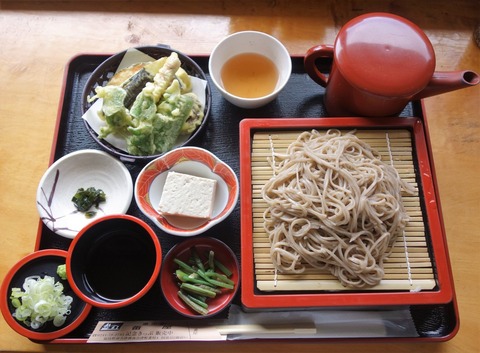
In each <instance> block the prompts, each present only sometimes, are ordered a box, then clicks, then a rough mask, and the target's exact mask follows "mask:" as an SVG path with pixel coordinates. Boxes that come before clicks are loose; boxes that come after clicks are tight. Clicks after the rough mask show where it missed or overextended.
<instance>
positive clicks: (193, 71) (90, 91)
mask: <svg viewBox="0 0 480 353" xmlns="http://www.w3.org/2000/svg"><path fill="white" fill-rule="evenodd" d="M133 49H136V50H139V51H141V52H143V53H145V54H147V55H149V56H150V57H152V58H154V59H159V58H161V57H165V56H169V55H170V54H171V53H172V52H176V53H177V54H178V58H179V59H180V61H181V63H182V64H181V67H182V68H183V69H184V70H185V71H186V72H187V73H188V74H189V75H190V76H192V77H198V78H200V79H202V80H205V81H207V76H206V75H205V72H204V71H203V70H202V69H201V68H200V66H199V65H198V64H197V63H196V62H195V61H193V60H192V59H191V58H190V57H188V56H187V55H185V54H183V53H181V52H179V51H177V50H174V49H171V48H168V47H166V46H143V47H136V48H133ZM126 52H127V50H125V51H122V52H120V53H117V54H115V55H113V56H111V57H109V58H108V59H106V60H105V61H104V62H103V63H102V64H100V65H99V66H98V67H97V68H96V69H95V70H94V71H93V73H92V75H91V76H90V78H89V79H88V81H87V83H86V84H85V87H84V89H83V94H82V105H81V108H82V114H84V113H85V112H86V111H87V110H88V109H89V108H90V107H91V106H92V104H93V103H89V102H88V99H87V98H88V97H89V96H94V95H95V88H96V87H97V86H105V85H106V84H107V83H108V82H109V81H110V79H111V78H112V77H113V75H114V74H115V71H116V70H117V68H118V66H119V64H120V62H121V61H122V59H123V57H124V55H125V54H126ZM211 101H212V94H211V91H210V86H209V83H208V82H207V84H206V87H205V107H204V118H203V120H202V123H201V124H200V126H198V127H197V129H196V130H195V131H193V132H192V134H191V135H190V136H188V137H187V138H186V139H184V140H182V141H181V142H180V141H179V143H178V144H177V145H176V146H175V147H180V146H186V145H190V144H191V143H192V141H193V140H194V139H195V138H196V137H197V135H199V134H200V132H201V131H202V130H203V128H204V127H205V125H206V123H207V120H208V116H209V114H210V106H211ZM84 122H85V126H86V128H87V130H88V132H89V133H90V135H91V136H92V137H93V138H94V139H95V141H96V142H97V143H98V144H99V145H100V146H101V147H102V148H104V149H105V150H106V151H108V152H110V153H112V154H114V155H116V156H117V157H119V158H120V159H121V160H123V161H126V162H142V161H150V160H152V159H154V158H157V157H159V156H161V155H162V153H159V154H155V155H149V156H135V155H131V154H129V153H128V152H125V151H123V150H121V149H118V148H116V147H115V146H113V145H111V144H110V143H108V142H107V141H105V140H103V139H100V138H99V137H98V134H97V133H96V132H95V130H94V129H93V128H92V127H91V126H90V125H89V124H88V122H87V121H84ZM175 147H174V148H175Z"/></svg>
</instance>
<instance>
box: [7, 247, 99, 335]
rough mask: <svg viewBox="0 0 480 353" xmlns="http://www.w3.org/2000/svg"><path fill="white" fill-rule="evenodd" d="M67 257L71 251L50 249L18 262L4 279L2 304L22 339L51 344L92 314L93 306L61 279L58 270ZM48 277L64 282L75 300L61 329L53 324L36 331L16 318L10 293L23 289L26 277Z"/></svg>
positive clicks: (65, 289)
mask: <svg viewBox="0 0 480 353" xmlns="http://www.w3.org/2000/svg"><path fill="white" fill-rule="evenodd" d="M66 256H67V252H66V251H63V250H57V249H48V250H40V251H36V252H34V253H31V254H29V255H27V256H25V257H24V258H23V259H21V260H20V261H19V262H17V263H16V264H15V265H14V266H13V267H12V268H11V269H10V271H9V272H8V273H7V275H6V277H5V279H4V280H3V282H2V287H1V295H2V298H3V299H2V301H1V302H0V307H1V310H2V314H3V317H4V318H5V321H6V322H7V323H8V325H10V327H11V328H12V329H14V330H15V331H16V332H18V333H19V334H21V335H22V336H25V337H27V338H29V339H31V340H35V341H37V340H38V341H50V340H53V339H55V338H59V337H62V336H64V335H66V334H68V333H70V332H72V331H73V330H74V329H76V328H77V327H78V326H79V325H80V324H81V323H82V322H83V321H84V320H85V318H86V317H87V315H88V313H89V312H90V310H91V308H92V307H91V305H90V304H87V303H85V302H84V301H82V300H81V299H80V298H78V297H77V295H76V294H75V293H74V291H73V290H72V288H70V286H69V284H68V282H67V281H66V280H62V279H60V277H59V276H58V275H57V267H58V266H59V265H62V264H65V261H66ZM45 275H48V276H51V277H54V278H55V281H56V282H58V281H60V282H61V283H62V284H63V286H64V290H63V293H64V294H65V295H69V296H71V297H72V298H73V302H72V304H71V313H70V314H69V315H68V316H67V318H66V321H65V323H64V324H63V325H62V326H60V327H55V326H54V325H53V323H52V322H51V321H50V322H47V323H45V324H44V325H43V326H42V327H40V328H38V329H32V328H31V327H29V326H27V325H25V324H23V323H22V322H20V321H18V320H17V319H15V317H13V315H12V314H13V313H14V312H15V308H14V307H13V305H12V303H11V300H10V293H11V290H12V288H14V287H17V288H22V285H23V282H24V280H25V278H26V277H29V276H40V277H42V278H43V277H44V276H45Z"/></svg>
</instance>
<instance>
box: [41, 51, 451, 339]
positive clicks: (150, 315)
mask: <svg viewBox="0 0 480 353" xmlns="http://www.w3.org/2000/svg"><path fill="white" fill-rule="evenodd" d="M106 58H108V55H97V54H80V55H78V56H76V57H74V58H72V59H71V61H70V62H69V63H68V65H67V67H66V71H65V77H64V85H63V92H62V96H61V99H60V106H59V110H58V118H57V126H56V133H55V138H54V141H53V146H52V155H51V161H50V162H53V161H55V160H57V159H58V158H60V157H62V156H64V155H65V154H68V153H70V152H73V151H76V150H79V149H87V148H89V149H101V147H100V146H99V145H98V144H97V143H96V142H95V140H94V139H93V138H92V137H91V135H90V134H89V133H88V131H87V130H86V128H85V125H84V122H83V120H82V118H81V116H82V111H81V102H82V91H83V87H84V86H85V84H86V82H87V80H88V78H89V77H90V75H91V73H92V72H93V71H94V69H95V68H96V67H97V66H98V65H99V64H101V63H102V62H103V61H104V60H105V59H106ZM192 58H193V59H194V60H195V61H196V62H197V63H198V64H199V66H200V67H201V68H202V69H203V70H204V71H205V72H206V73H207V78H208V80H210V76H209V74H208V56H193V57H192ZM292 64H293V72H292V76H291V78H290V80H289V82H288V83H287V85H286V87H285V89H284V90H283V91H282V92H281V93H280V95H279V97H278V98H277V99H276V100H275V101H273V102H272V103H270V104H268V105H266V106H264V107H262V108H258V109H254V110H246V109H241V108H237V107H235V106H233V105H232V104H230V103H229V102H227V101H226V100H224V99H223V98H222V97H221V95H220V93H219V92H218V91H216V90H215V89H212V94H213V97H212V106H211V112H210V114H211V115H210V117H209V121H208V124H207V126H206V128H205V129H204V130H203V131H202V133H201V134H200V135H199V136H197V138H196V139H195V140H194V141H192V144H194V145H197V146H199V147H203V148H205V149H208V150H210V151H211V152H213V153H214V154H215V155H217V156H218V157H219V158H220V159H221V160H223V161H224V162H226V163H227V164H229V165H230V166H231V167H232V168H233V170H234V171H235V173H236V174H237V176H238V175H240V161H239V123H240V121H241V120H242V119H244V118H271V117H276V118H283V117H285V118H292V117H298V118H307V117H309V118H321V117H324V116H325V115H326V112H325V110H324V106H323V103H322V95H323V88H322V87H320V86H318V85H317V84H316V83H314V82H313V81H312V80H311V79H310V78H309V77H308V76H307V75H306V73H305V71H304V68H303V57H300V56H299V57H292ZM211 87H212V88H213V84H211ZM399 116H400V117H412V116H413V117H418V118H420V119H423V120H424V121H425V125H427V124H426V117H425V114H424V110H423V106H422V103H421V102H419V101H415V102H412V103H409V104H408V105H407V106H406V107H405V109H404V110H403V111H402V112H401V114H400V115H399ZM426 134H427V135H428V129H426ZM426 140H427V141H429V139H428V136H426ZM431 160H432V159H431ZM145 163H146V162H145ZM145 163H138V162H137V163H135V164H134V163H131V164H129V163H125V164H126V166H127V168H128V169H129V171H130V173H131V174H132V178H133V179H134V180H135V179H136V177H137V175H138V173H139V172H140V171H141V169H142V168H143V167H144V165H145ZM128 213H129V214H131V215H134V216H137V217H139V218H141V219H143V220H144V221H145V222H147V223H148V224H150V225H151V226H152V228H153V229H155V231H156V232H157V235H158V236H159V239H160V242H161V245H162V249H163V253H164V254H166V253H167V251H168V250H169V249H170V248H171V247H172V246H174V245H175V244H177V243H178V242H180V241H182V240H183V238H181V237H176V236H172V235H169V234H166V233H163V232H162V231H161V230H160V229H158V227H156V226H155V225H154V224H153V223H152V222H151V221H150V220H149V219H148V218H147V217H145V216H144V215H143V214H142V213H141V212H140V210H139V209H138V207H137V206H136V204H135V201H132V204H131V206H130V208H129V210H128ZM202 236H210V237H215V238H218V239H220V240H222V241H223V242H225V243H226V244H227V245H229V246H230V247H231V248H232V250H233V251H234V252H235V253H236V254H237V256H238V257H239V261H241V259H240V204H237V206H236V208H235V210H234V211H233V213H232V214H231V215H230V216H229V217H228V218H227V219H226V220H225V221H223V222H222V223H221V224H219V225H217V226H215V227H213V228H212V229H210V230H208V231H207V232H206V233H205V234H204V235H202ZM70 242H71V240H70V239H66V238H63V237H61V236H58V235H56V234H54V233H53V232H52V231H50V230H49V229H48V228H47V227H46V226H45V225H43V223H41V222H40V225H39V232H38V236H37V242H36V245H35V250H40V249H47V248H56V249H63V250H67V249H68V247H69V245H70ZM234 303H236V304H238V305H241V300H240V291H239V292H238V294H237V296H236V298H235V299H234ZM378 309H379V310H382V308H378ZM409 309H410V312H411V316H412V320H413V323H414V325H415V327H416V329H417V333H418V335H415V337H411V338H408V337H407V338H405V337H403V338H398V340H413V341H418V340H422V341H424V340H426V341H445V340H448V339H450V338H452V337H453V336H454V335H455V334H456V332H457V330H458V313H457V306H456V302H455V298H454V300H453V301H452V302H450V303H447V304H441V305H435V304H432V305H414V306H410V307H409ZM222 315H223V316H222ZM226 316H227V311H225V312H224V313H222V314H220V316H219V317H216V318H217V319H218V318H220V319H221V318H226ZM139 320H149V321H156V320H160V321H164V320H167V321H168V320H175V321H177V322H178V321H181V320H188V319H186V318H184V317H181V316H180V315H179V314H177V313H175V312H174V311H173V310H172V309H171V308H170V307H169V306H168V304H167V303H166V301H165V299H164V298H163V295H162V293H161V289H160V286H159V285H157V286H154V288H153V289H152V290H151V291H150V292H149V293H148V294H147V295H146V296H145V297H143V298H142V299H140V300H139V301H138V302H136V303H134V304H132V305H131V306H128V307H125V308H121V309H115V310H103V309H96V308H94V309H92V311H91V313H90V315H89V316H88V318H87V319H86V320H85V322H84V323H83V324H82V325H81V326H80V327H78V328H77V329H76V330H75V331H73V332H72V333H70V334H69V335H67V336H65V337H63V338H60V339H57V340H54V341H52V343H84V342H86V341H87V339H88V337H89V335H90V334H91V333H92V332H93V330H94V328H95V326H96V324H97V322H98V321H139ZM381 338H382V337H379V339H381ZM370 340H371V338H370Z"/></svg>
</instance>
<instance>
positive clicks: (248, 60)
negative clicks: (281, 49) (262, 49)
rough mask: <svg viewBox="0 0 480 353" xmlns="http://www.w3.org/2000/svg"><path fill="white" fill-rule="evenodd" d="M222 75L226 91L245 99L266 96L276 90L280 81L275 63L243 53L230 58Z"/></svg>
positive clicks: (261, 56)
mask: <svg viewBox="0 0 480 353" xmlns="http://www.w3.org/2000/svg"><path fill="white" fill-rule="evenodd" d="M220 74H221V76H222V81H223V87H224V88H225V90H227V91H228V92H229V93H231V94H233V95H235V96H238V97H243V98H259V97H263V96H266V95H268V94H270V93H272V92H273V91H274V90H275V86H276V85H277V81H278V71H277V67H276V66H275V64H274V63H273V61H272V60H270V59H269V58H267V57H266V56H264V55H261V54H257V53H243V54H238V55H236V56H234V57H232V58H230V59H229V60H227V62H225V64H224V65H223V67H222V70H221V73H220Z"/></svg>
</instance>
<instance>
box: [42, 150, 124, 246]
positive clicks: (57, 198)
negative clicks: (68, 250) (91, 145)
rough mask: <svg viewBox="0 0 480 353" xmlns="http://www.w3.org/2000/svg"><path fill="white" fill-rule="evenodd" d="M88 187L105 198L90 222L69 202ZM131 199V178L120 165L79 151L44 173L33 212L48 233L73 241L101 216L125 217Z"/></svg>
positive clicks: (109, 158) (99, 154) (99, 153)
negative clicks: (117, 215)
mask: <svg viewBox="0 0 480 353" xmlns="http://www.w3.org/2000/svg"><path fill="white" fill-rule="evenodd" d="M89 187H94V188H96V189H101V190H103V192H104V193H105V195H106V201H105V202H102V203H101V204H100V205H99V208H98V209H95V210H96V211H97V212H96V214H95V216H93V217H91V218H87V217H86V216H85V213H82V212H79V211H78V210H77V209H76V207H75V205H74V204H73V202H72V197H73V196H74V195H75V193H76V192H77V190H78V189H79V188H84V189H86V188H89ZM132 197H133V181H132V177H131V175H130V172H129V171H128V169H127V168H126V167H125V165H124V164H123V163H122V162H120V161H118V160H117V159H115V158H114V157H112V156H111V155H109V154H108V153H106V152H103V151H98V150H80V151H76V152H72V153H69V154H67V155H65V156H63V157H62V158H60V159H58V160H57V161H56V162H54V163H53V164H52V165H51V166H50V167H49V168H48V169H47V171H46V172H45V174H44V175H43V177H42V178H41V180H40V183H39V185H38V189H37V210H38V213H39V214H40V218H41V219H42V221H43V223H45V225H46V226H47V227H48V228H49V229H50V230H51V231H53V232H55V233H56V234H58V235H61V236H63V237H65V238H70V239H73V238H74V237H75V236H76V235H77V233H78V232H79V231H80V230H81V229H82V228H83V227H85V226H86V225H87V224H89V223H90V222H92V221H93V220H95V219H97V218H99V217H101V216H105V215H110V214H124V213H126V212H127V210H128V208H129V207H130V204H131V202H132Z"/></svg>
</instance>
